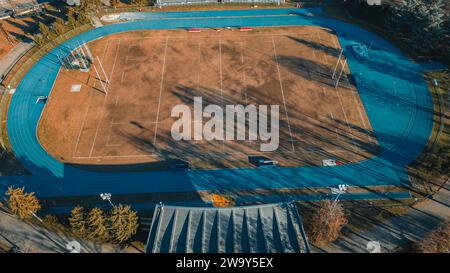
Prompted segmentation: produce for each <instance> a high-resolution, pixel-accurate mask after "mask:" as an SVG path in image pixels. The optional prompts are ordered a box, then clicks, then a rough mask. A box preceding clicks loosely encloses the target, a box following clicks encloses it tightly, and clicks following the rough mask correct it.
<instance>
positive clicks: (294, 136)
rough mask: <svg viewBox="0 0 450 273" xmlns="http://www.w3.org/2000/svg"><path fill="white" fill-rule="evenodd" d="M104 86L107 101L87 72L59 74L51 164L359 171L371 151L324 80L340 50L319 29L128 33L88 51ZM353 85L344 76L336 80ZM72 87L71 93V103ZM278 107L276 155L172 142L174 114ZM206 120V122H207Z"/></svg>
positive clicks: (48, 136) (47, 114)
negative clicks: (264, 165)
mask: <svg viewBox="0 0 450 273" xmlns="http://www.w3.org/2000/svg"><path fill="white" fill-rule="evenodd" d="M88 45H89V47H90V49H91V51H92V53H93V55H94V57H95V61H94V64H95V65H96V66H97V67H99V61H98V60H97V59H96V57H98V59H99V60H100V61H101V62H102V64H103V67H104V69H105V72H106V74H107V75H108V77H109V80H110V84H109V85H108V92H107V94H105V93H103V92H102V91H101V90H102V88H101V83H100V81H99V80H98V79H97V77H96V75H95V72H94V71H93V69H91V70H90V72H88V73H83V72H74V71H68V70H66V69H64V68H61V70H60V71H59V74H58V77H57V79H56V81H55V84H54V86H53V90H52V92H51V95H50V97H49V99H48V101H47V103H46V107H45V109H44V112H43V115H42V117H41V120H40V123H39V126H38V138H39V141H40V143H41V144H42V146H43V147H44V149H46V150H47V152H49V153H50V154H51V155H53V156H54V157H55V158H57V159H59V160H61V161H64V162H67V163H76V164H132V163H144V162H159V161H164V160H167V159H174V158H177V159H182V160H186V161H189V162H190V165H191V166H192V167H193V168H199V169H203V168H206V169H210V168H234V167H251V165H250V163H249V162H248V156H249V155H265V156H267V157H270V158H272V159H275V160H277V161H279V162H280V165H282V166H304V165H320V164H321V163H322V160H323V159H327V158H332V159H336V160H339V161H341V162H344V163H346V162H358V161H361V160H364V159H367V158H370V157H372V156H373V155H374V154H376V153H377V151H378V146H377V140H376V139H375V137H374V134H373V131H372V127H371V124H370V122H369V119H368V118H367V115H366V111H365V109H364V107H363V105H362V102H361V100H360V97H359V94H358V91H357V89H356V87H355V86H354V85H352V84H351V83H350V82H349V80H348V79H347V77H343V80H342V82H341V84H340V85H339V87H338V88H334V86H333V85H334V83H333V80H332V79H331V74H332V73H333V69H334V67H335V65H336V63H337V59H338V55H339V52H340V44H339V41H338V39H337V37H336V36H335V35H334V34H333V33H332V32H331V31H330V30H329V29H325V28H320V27H313V26H303V27H274V28H258V29H255V30H253V31H251V32H240V31H239V30H237V29H233V30H226V29H222V30H221V31H220V32H219V31H217V30H213V29H203V30H202V32H201V33H188V32H187V31H185V30H152V31H132V32H125V33H119V34H114V35H109V36H106V37H103V38H101V39H98V40H95V41H92V42H90V43H89V44H88ZM344 74H350V71H349V68H348V67H347V66H346V67H345V73H344ZM73 85H81V90H80V91H79V92H71V88H72V86H73ZM199 96H200V97H202V98H203V104H204V105H203V107H205V106H206V105H207V104H216V105H219V106H225V105H230V104H232V105H236V104H241V105H244V106H245V105H249V104H254V105H256V106H258V105H279V107H280V145H279V148H278V149H277V150H276V151H275V152H268V153H264V154H263V153H261V152H259V144H260V143H259V142H258V141H249V140H244V141H236V140H234V141H206V140H202V141H174V140H173V139H172V137H171V134H170V129H171V126H172V124H173V122H174V121H175V120H176V119H175V118H172V117H171V110H172V108H173V107H174V106H175V105H178V104H186V105H188V106H190V108H191V109H192V107H193V98H194V97H199ZM205 121H206V120H205V119H204V122H205Z"/></svg>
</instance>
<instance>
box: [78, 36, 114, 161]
mask: <svg viewBox="0 0 450 273" xmlns="http://www.w3.org/2000/svg"><path fill="white" fill-rule="evenodd" d="M110 42H111V40H108V41H107V42H106V45H105V47H104V48H103V54H102V61H103V60H104V59H105V55H106V49H107V48H108V47H109V44H110ZM88 80H89V78H88ZM88 84H89V82H88ZM95 85H96V81H95V80H94V83H93V86H92V87H91V88H90V89H89V91H91V92H89V98H88V102H87V103H88V107H87V109H86V113H85V114H84V118H83V121H82V123H81V127H80V132H79V133H78V137H77V142H76V143H75V148H74V150H73V153H72V158H75V154H76V153H77V150H78V144H79V142H80V138H81V135H82V134H83V129H84V125H85V123H86V119H87V116H88V113H89V109H90V108H91V98H92V94H93V92H92V89H95ZM88 86H89V85H88Z"/></svg>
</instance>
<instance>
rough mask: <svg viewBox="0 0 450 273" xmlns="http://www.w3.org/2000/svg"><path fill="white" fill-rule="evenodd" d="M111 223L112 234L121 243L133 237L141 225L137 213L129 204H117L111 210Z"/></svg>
mask: <svg viewBox="0 0 450 273" xmlns="http://www.w3.org/2000/svg"><path fill="white" fill-rule="evenodd" d="M110 223H111V233H112V236H113V238H114V240H115V241H116V242H117V243H119V244H122V243H125V242H126V241H128V240H129V239H131V237H132V236H133V235H134V234H136V232H137V230H138V226H139V223H138V216H137V213H136V212H135V211H133V210H131V207H130V206H128V205H118V206H115V207H114V208H113V209H112V212H111V216H110Z"/></svg>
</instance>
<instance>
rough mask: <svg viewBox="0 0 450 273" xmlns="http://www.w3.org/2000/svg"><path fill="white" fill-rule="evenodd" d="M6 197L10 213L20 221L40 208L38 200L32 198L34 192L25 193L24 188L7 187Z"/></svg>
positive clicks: (34, 197)
mask: <svg viewBox="0 0 450 273" xmlns="http://www.w3.org/2000/svg"><path fill="white" fill-rule="evenodd" d="M6 196H8V201H7V202H8V206H9V208H10V209H11V211H12V213H14V214H15V215H17V216H19V218H20V219H27V218H29V217H30V216H32V215H35V213H36V212H37V211H38V210H39V209H40V208H41V205H40V204H39V200H38V199H37V198H36V196H34V192H32V193H26V192H25V189H24V188H13V187H9V188H8V191H7V192H6Z"/></svg>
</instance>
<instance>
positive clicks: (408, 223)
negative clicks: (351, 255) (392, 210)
mask: <svg viewBox="0 0 450 273" xmlns="http://www.w3.org/2000/svg"><path fill="white" fill-rule="evenodd" d="M449 220H450V182H449V180H447V182H446V184H445V186H444V187H443V188H442V189H441V190H440V191H439V192H438V193H437V194H435V195H434V197H432V198H431V199H430V200H429V201H425V202H422V203H419V204H418V205H416V206H414V207H412V208H411V209H410V210H408V211H407V212H406V213H404V214H402V215H399V216H396V217H394V218H392V219H390V220H388V221H386V222H384V223H382V224H379V225H377V226H375V227H373V228H371V229H369V230H367V231H365V232H362V233H351V234H349V235H346V236H343V237H341V238H340V239H338V240H337V241H336V242H334V243H333V244H331V245H330V246H328V247H326V248H324V249H323V250H322V251H326V252H359V253H361V252H368V251H367V249H366V245H367V243H368V242H369V241H378V242H380V245H381V251H382V252H391V251H392V250H394V249H395V248H397V247H399V246H402V245H405V244H407V243H409V242H411V241H412V242H416V241H419V240H420V239H422V238H423V237H424V236H425V235H427V234H428V233H429V232H430V231H431V230H433V229H435V228H436V227H437V226H438V225H439V224H441V223H442V222H443V221H449ZM316 251H318V252H322V251H321V250H318V249H316Z"/></svg>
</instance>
